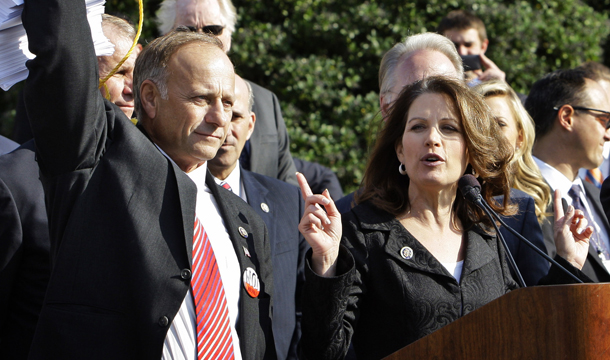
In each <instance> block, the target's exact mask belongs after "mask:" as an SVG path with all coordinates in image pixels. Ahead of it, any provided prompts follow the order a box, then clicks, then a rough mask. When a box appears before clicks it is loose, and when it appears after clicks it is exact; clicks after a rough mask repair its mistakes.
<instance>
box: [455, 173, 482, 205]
mask: <svg viewBox="0 0 610 360" xmlns="http://www.w3.org/2000/svg"><path fill="white" fill-rule="evenodd" d="M458 188H459V189H460V191H461V192H462V195H463V196H464V198H466V200H468V201H470V202H472V203H474V204H475V205H479V203H480V202H481V200H482V198H481V184H479V181H478V180H477V178H476V177H474V175H470V174H466V175H464V176H462V177H461V178H460V179H459V180H458Z"/></svg>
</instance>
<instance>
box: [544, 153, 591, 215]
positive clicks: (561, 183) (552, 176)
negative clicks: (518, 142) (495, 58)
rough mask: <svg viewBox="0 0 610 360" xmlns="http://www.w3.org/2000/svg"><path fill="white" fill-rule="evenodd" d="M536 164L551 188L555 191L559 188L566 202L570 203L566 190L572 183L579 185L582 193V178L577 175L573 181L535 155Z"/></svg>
mask: <svg viewBox="0 0 610 360" xmlns="http://www.w3.org/2000/svg"><path fill="white" fill-rule="evenodd" d="M533 158H534V161H535V162H536V165H538V168H539V169H540V173H541V174H542V177H543V178H544V180H546V182H547V183H548V184H549V186H550V187H551V190H552V191H553V192H555V190H557V189H559V190H560V191H561V196H562V197H563V198H565V199H566V200H568V204H571V203H572V199H571V198H570V196H569V195H568V191H570V189H571V188H572V185H578V186H580V189H581V193H583V194H584V191H585V190H584V187H583V185H582V180H580V178H579V177H578V176H577V177H576V179H575V180H574V181H571V180H570V179H568V178H567V177H566V176H565V175H564V174H562V173H561V172H559V170H557V169H555V168H554V167H552V166H551V165H549V164H547V163H545V162H544V161H542V160H540V159H538V158H537V157H535V156H534V157H533Z"/></svg>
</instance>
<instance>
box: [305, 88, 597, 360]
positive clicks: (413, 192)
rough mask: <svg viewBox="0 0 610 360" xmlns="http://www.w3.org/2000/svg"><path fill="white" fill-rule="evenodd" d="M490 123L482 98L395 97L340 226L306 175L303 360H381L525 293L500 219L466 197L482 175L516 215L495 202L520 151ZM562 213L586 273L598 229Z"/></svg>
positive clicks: (566, 235)
mask: <svg viewBox="0 0 610 360" xmlns="http://www.w3.org/2000/svg"><path fill="white" fill-rule="evenodd" d="M491 119H492V116H491V114H490V113H489V110H488V108H487V106H485V104H484V103H483V100H482V98H481V97H480V95H478V94H475V93H474V92H472V91H471V90H469V89H468V88H466V87H465V86H464V85H462V84H460V83H458V82H457V81H454V80H450V79H446V78H442V77H431V78H427V79H424V80H422V81H420V82H417V83H415V84H413V85H411V86H409V87H407V88H405V90H404V91H403V92H402V93H401V95H400V97H399V98H398V99H397V100H396V102H395V104H394V108H393V110H392V112H391V114H390V116H389V118H388V120H387V122H386V124H385V126H384V128H383V129H382V130H381V133H380V135H379V136H378V139H377V143H376V145H375V148H374V150H373V152H372V154H371V158H370V160H369V163H368V165H367V169H366V172H365V176H364V180H363V191H362V193H361V194H360V195H359V196H358V197H357V199H356V201H357V203H358V205H357V206H356V207H354V208H353V209H352V210H351V211H350V212H349V213H347V214H345V215H344V217H343V221H342V220H341V217H340V215H339V212H338V211H337V210H336V208H335V205H334V203H333V202H332V200H331V199H330V196H329V194H328V192H326V191H325V192H324V193H323V194H321V195H314V194H312V193H311V190H309V187H308V185H307V182H306V180H305V179H304V177H302V176H301V175H299V176H298V179H299V183H300V185H301V189H302V191H303V194H304V195H303V196H304V197H305V200H306V209H305V214H304V215H303V218H302V220H301V223H300V224H299V230H300V231H301V232H302V233H303V235H304V236H305V238H306V239H307V241H308V243H309V244H310V245H311V248H312V251H311V252H310V253H309V254H308V258H307V265H306V270H305V271H306V276H307V278H306V279H307V280H306V283H305V288H304V299H303V317H302V331H303V336H302V340H301V341H302V342H301V348H302V351H303V355H304V357H305V358H307V359H316V360H318V359H342V358H343V357H344V356H345V354H346V352H347V350H348V348H349V345H350V343H353V346H354V350H355V352H356V355H357V358H358V359H359V360H362V359H380V358H382V357H384V356H387V355H389V354H391V353H393V352H394V351H396V350H399V349H400V348H402V347H404V346H406V345H408V344H409V343H411V342H413V341H415V340H417V339H419V338H421V337H423V336H425V335H428V334H430V333H431V332H433V331H435V330H437V329H439V328H441V327H442V326H444V325H447V324H449V323H450V322H452V321H454V320H456V319H457V318H459V317H461V316H463V315H466V314H468V313H469V312H471V311H473V310H475V309H477V308H479V307H481V306H483V305H485V304H486V303H488V302H490V301H492V300H494V299H496V298H498V297H500V296H502V295H503V294H505V293H507V292H508V291H510V290H512V289H515V288H517V287H518V285H517V284H516V283H515V281H514V280H513V279H512V277H511V275H510V271H509V269H508V267H507V263H506V260H505V251H504V248H502V246H501V244H500V242H499V241H498V239H497V238H496V237H495V233H494V232H493V231H492V230H491V229H492V228H491V220H490V219H488V218H486V217H485V216H484V214H483V212H482V211H481V210H480V209H478V208H477V207H476V206H474V205H472V204H470V203H468V202H467V201H466V200H465V199H464V198H463V197H462V196H461V194H459V192H458V185H457V184H458V180H459V179H460V178H461V177H462V176H463V175H464V174H471V173H473V174H475V175H476V176H477V177H478V179H479V182H480V183H481V184H482V186H481V194H482V196H483V198H484V199H485V200H486V201H487V202H488V203H489V204H490V205H491V206H492V207H493V208H494V210H496V211H497V212H498V213H500V214H509V213H510V212H511V211H512V209H511V206H510V205H509V204H508V201H505V203H504V204H497V203H496V202H494V201H493V200H492V198H493V196H495V195H504V198H505V199H508V196H507V195H508V193H509V183H508V178H507V171H506V168H507V165H508V163H509V161H510V158H511V155H512V149H511V147H510V145H509V144H508V143H507V142H506V141H504V140H503V137H502V136H500V130H499V127H498V125H497V124H496V123H495V121H491ZM498 139H500V140H498ZM556 204H561V201H556ZM320 205H322V206H324V207H325V210H326V211H324V210H323V209H322V208H321V206H320ZM559 207H560V206H559ZM556 216H559V218H558V219H557V222H556V224H557V226H556V233H555V236H556V242H558V243H559V244H560V245H558V254H559V255H561V256H562V257H563V259H560V261H561V263H562V265H564V266H566V267H569V268H570V269H571V271H573V272H574V273H575V274H578V273H579V272H578V271H577V270H576V269H574V268H573V267H571V266H570V264H571V265H572V266H574V267H576V268H581V267H582V264H583V263H584V261H585V258H586V255H587V249H588V238H589V236H590V235H591V228H586V220H585V219H584V217H583V215H582V213H579V212H575V211H574V210H573V209H572V208H570V209H569V210H568V211H567V213H566V215H565V216H563V213H562V210H561V209H560V208H558V209H556ZM559 248H561V251H559ZM578 276H580V277H582V275H580V274H579V275H578ZM551 277H552V276H551ZM555 280H556V281H557V282H559V281H563V279H552V281H555Z"/></svg>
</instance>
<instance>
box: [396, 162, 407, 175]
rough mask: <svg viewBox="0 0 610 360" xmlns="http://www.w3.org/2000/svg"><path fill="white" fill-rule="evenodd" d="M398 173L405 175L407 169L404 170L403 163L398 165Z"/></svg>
mask: <svg viewBox="0 0 610 360" xmlns="http://www.w3.org/2000/svg"><path fill="white" fill-rule="evenodd" d="M398 172H399V173H400V175H407V169H405V165H404V164H403V163H400V165H398Z"/></svg>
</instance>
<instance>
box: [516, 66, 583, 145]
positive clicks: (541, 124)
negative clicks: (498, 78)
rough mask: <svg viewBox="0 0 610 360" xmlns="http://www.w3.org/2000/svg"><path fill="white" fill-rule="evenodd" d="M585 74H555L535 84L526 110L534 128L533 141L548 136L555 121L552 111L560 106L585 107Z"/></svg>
mask: <svg viewBox="0 0 610 360" xmlns="http://www.w3.org/2000/svg"><path fill="white" fill-rule="evenodd" d="M586 78H587V76H586V74H585V71H584V70H582V69H578V68H576V69H564V70H556V71H553V72H552V73H549V74H546V75H544V76H543V77H542V79H540V80H538V81H536V82H535V83H534V85H533V86H532V89H531V90H530V93H529V95H528V96H527V100H525V109H526V110H527V112H528V113H529V114H530V116H531V117H532V119H533V120H534V124H535V125H536V138H537V139H540V138H541V137H543V136H545V135H547V134H548V133H549V132H550V131H551V129H552V128H553V124H554V122H555V119H556V118H557V110H553V108H555V107H557V108H559V107H561V106H563V105H566V104H568V105H573V106H577V105H579V106H585V104H583V102H584V101H587V98H586V93H585V85H586V82H585V79H586Z"/></svg>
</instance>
